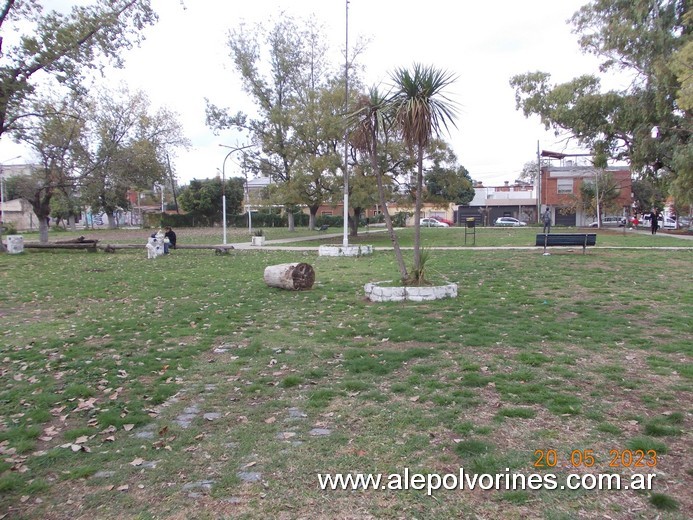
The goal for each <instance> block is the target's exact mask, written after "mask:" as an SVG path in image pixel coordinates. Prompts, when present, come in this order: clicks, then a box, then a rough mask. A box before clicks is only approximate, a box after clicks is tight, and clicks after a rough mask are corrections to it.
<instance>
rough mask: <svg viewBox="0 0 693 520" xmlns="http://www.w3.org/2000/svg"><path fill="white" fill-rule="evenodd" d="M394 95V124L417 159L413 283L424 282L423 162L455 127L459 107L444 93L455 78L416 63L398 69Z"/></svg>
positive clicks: (394, 76) (393, 76)
mask: <svg viewBox="0 0 693 520" xmlns="http://www.w3.org/2000/svg"><path fill="white" fill-rule="evenodd" d="M391 79H392V81H393V82H394V87H395V92H394V95H393V96H392V98H391V99H390V101H389V104H390V105H391V106H392V108H393V114H394V121H395V124H396V126H397V127H398V128H399V130H400V132H401V133H402V138H403V139H404V142H405V143H406V144H407V146H408V147H409V149H410V151H411V152H412V153H413V154H414V155H415V159H416V165H417V172H416V188H415V190H416V192H415V193H416V203H415V207H414V266H413V269H412V279H411V280H410V281H411V282H412V283H421V282H423V265H422V255H421V224H420V219H421V203H422V200H423V193H422V192H423V160H424V156H425V153H426V149H427V147H428V145H429V143H430V142H431V140H432V139H434V138H437V137H438V136H439V135H440V134H441V132H442V131H443V130H446V131H447V130H448V124H452V125H453V126H454V124H455V123H454V119H455V112H456V106H455V103H454V102H453V101H451V100H450V99H449V98H448V97H447V96H445V95H444V94H443V91H444V90H445V89H446V88H447V87H448V86H449V85H450V84H451V83H452V82H453V81H454V80H455V77H454V76H453V75H452V74H450V73H448V72H446V71H444V70H440V69H436V68H434V67H432V66H428V67H425V66H423V65H421V64H418V63H415V64H414V66H413V70H412V71H409V70H407V69H404V68H400V69H397V70H396V71H395V72H394V73H392V74H391Z"/></svg>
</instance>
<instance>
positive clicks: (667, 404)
mask: <svg viewBox="0 0 693 520" xmlns="http://www.w3.org/2000/svg"><path fill="white" fill-rule="evenodd" d="M179 231H180V232H179V237H181V236H182V237H186V235H187V231H186V230H179ZM424 231H433V232H436V231H441V232H455V231H457V230H424ZM535 231H536V230H488V234H489V235H490V234H491V232H493V233H495V234H497V235H498V237H497V238H502V239H503V240H506V242H507V243H508V244H518V243H522V242H525V241H526V240H527V237H529V236H530V235H531V234H532V233H534V232H535ZM477 232H478V235H477V245H478V244H479V241H480V240H481V236H482V233H484V232H486V230H484V229H479V230H477ZM271 233H272V232H271V231H270V232H269V233H268V235H269V238H273V235H272V234H271ZM612 233H614V232H612ZM506 235H507V239H506ZM189 236H190V237H191V239H192V236H193V234H192V233H191V234H190V235H189ZM431 236H433V235H431ZM449 238H450V236H448V235H445V234H444V233H440V234H437V233H436V240H440V242H441V243H446V242H445V241H446V240H448V239H449ZM627 238H631V237H630V236H627ZM632 238H634V239H636V240H637V241H638V242H639V241H641V240H651V241H652V240H656V241H657V243H658V244H657V245H659V243H660V239H661V240H662V242H661V243H662V244H663V243H664V240H676V239H673V238H669V237H659V236H658V237H656V238H652V237H648V236H644V237H642V238H641V237H632ZM612 239H613V240H615V241H617V240H621V238H620V237H619V236H618V233H615V234H614V236H613V238H607V235H606V234H605V235H604V238H603V240H602V236H600V239H599V240H600V241H603V242H608V240H612ZM233 240H234V239H232V240H231V241H233ZM680 242H683V241H680ZM680 242H676V245H681V243H680ZM687 243H688V242H685V243H684V245H685V244H687ZM540 253H541V251H539V250H527V251H523V250H495V251H483V250H476V251H464V252H462V253H461V252H459V251H443V250H435V251H433V252H432V256H431V260H430V262H429V264H427V269H429V271H433V272H434V273H438V274H439V275H440V276H444V277H446V278H447V279H449V280H450V281H454V282H456V283H458V284H459V296H458V298H456V299H454V300H439V301H435V302H425V303H419V304H414V303H407V304H400V303H387V304H377V305H376V304H372V303H369V302H367V301H365V300H364V298H363V285H364V284H365V283H366V282H368V281H373V280H384V279H390V278H393V277H396V275H397V272H396V269H397V268H396V265H395V263H394V259H393V258H392V255H391V254H390V253H388V252H377V251H376V253H375V254H374V255H372V256H370V257H361V258H358V259H354V258H351V259H348V258H329V257H328V258H325V257H318V256H317V255H316V254H315V253H312V252H290V251H257V250H254V251H232V252H231V254H230V255H225V256H216V255H214V254H213V252H212V251H206V250H179V251H176V252H175V253H174V254H172V255H171V256H170V257H165V258H161V259H157V260H156V261H147V260H146V258H145V257H144V254H143V252H142V251H135V250H124V251H118V253H117V254H115V255H106V254H103V253H97V254H87V253H85V252H71V251H67V252H66V251H61V252H45V251H41V252H36V251H33V250H29V251H28V252H27V253H25V254H23V255H0V283H1V284H2V288H3V291H4V292H3V298H2V299H1V300H0V331H2V332H0V339H1V340H2V341H1V342H0V356H1V358H2V359H3V365H2V369H1V370H2V371H1V372H0V374H1V377H2V381H3V385H2V386H0V454H1V455H2V457H1V458H0V491H1V492H2V494H1V495H0V516H2V514H6V515H8V517H10V518H44V517H51V518H73V517H75V514H76V512H78V515H77V516H80V517H83V518H101V519H106V520H108V519H111V518H185V517H195V518H223V517H238V518H271V517H280V516H281V515H282V514H284V515H285V516H286V514H287V513H286V512H289V513H288V515H289V517H311V518H334V517H357V516H364V515H371V516H373V517H377V518H395V517H419V518H447V517H473V516H478V517H500V516H502V517H507V518H522V517H526V516H527V515H528V514H530V515H533V514H534V513H528V511H529V510H530V509H528V508H531V511H534V512H535V513H536V515H535V516H537V517H539V518H542V517H543V518H572V517H573V516H574V514H575V512H576V511H578V510H580V511H586V512H587V513H586V514H587V515H592V517H595V518H597V517H603V516H610V517H611V518H624V519H625V518H632V516H629V515H630V514H631V512H632V511H639V512H640V513H638V514H639V515H640V516H639V517H637V518H651V517H654V516H657V515H660V517H661V518H672V519H673V518H683V517H684V516H682V515H683V512H685V511H687V510H690V508H691V507H693V503H692V501H691V497H690V493H689V492H688V489H689V488H688V485H689V484H688V483H689V480H690V475H689V473H688V472H689V471H690V467H691V459H690V454H689V452H688V450H687V446H689V445H690V441H691V434H690V431H691V429H690V424H691V409H690V406H689V404H688V403H690V402H691V393H692V392H693V370H691V346H690V345H691V344H693V330H692V329H691V324H690V320H688V319H686V317H687V316H691V315H693V312H692V311H693V290H692V287H693V284H691V273H690V262H691V257H690V255H691V251H690V250H683V251H681V250H677V251H667V250H660V249H634V250H598V251H597V250H595V251H591V252H589V253H588V254H587V255H582V254H573V253H568V252H565V253H558V254H554V255H551V256H549V257H543V256H541V254H540ZM295 261H304V262H307V263H310V264H311V265H313V267H314V268H315V271H316V284H315V286H314V287H313V289H312V290H311V291H306V292H289V291H281V290H277V289H272V288H269V287H267V286H266V285H265V284H264V282H263V279H262V274H263V271H264V268H265V267H266V266H267V265H274V264H279V263H286V262H295ZM650 266H656V269H652V268H651V267H650ZM188 416H189V421H188V422H187V423H186V422H185V420H184V418H185V417H188ZM325 431H327V432H328V433H327V434H324V433H325ZM321 432H322V433H321ZM537 450H541V451H543V452H544V453H545V452H547V450H556V454H557V458H558V462H560V465H557V466H556V468H553V469H554V472H555V473H557V474H558V475H559V476H560V475H565V474H567V473H568V472H571V468H570V467H569V461H570V455H571V453H572V452H573V451H574V450H581V451H582V452H584V451H585V450H593V452H592V453H593V455H594V457H595V459H596V465H595V467H594V468H589V471H590V472H596V471H600V472H613V471H618V472H622V473H626V474H627V473H628V472H647V471H650V470H652V471H655V472H657V471H661V472H663V473H665V474H666V482H665V483H664V481H663V480H662V481H661V482H660V483H659V484H657V482H658V481H657V479H655V489H653V490H652V494H651V495H650V494H645V493H637V492H633V491H622V492H618V502H619V504H620V506H619V508H618V509H615V508H614V493H616V492H613V491H590V492H570V493H568V492H565V493H564V492H561V491H559V490H552V491H549V490H544V491H541V492H537V491H532V490H525V491H520V490H506V489H503V490H500V491H484V492H481V493H477V492H473V493H472V492H467V491H466V490H465V491H464V492H459V491H458V492H448V491H440V492H438V493H437V494H436V497H435V500H432V499H431V498H430V497H427V496H426V495H425V493H418V492H412V491H411V490H410V491H409V492H402V493H395V492H375V491H360V492H358V500H356V501H355V500H354V499H353V498H354V494H353V492H340V491H334V492H331V491H330V492H328V491H321V490H319V489H318V487H317V475H316V474H317V473H319V472H320V473H326V472H344V473H346V472H377V473H385V474H387V473H403V472H404V468H409V469H410V470H411V472H419V473H422V474H426V473H438V474H445V473H457V472H458V470H459V468H460V467H463V468H464V469H465V471H466V472H488V473H495V472H499V473H501V474H503V473H504V472H505V471H506V468H510V471H511V472H516V471H517V472H523V473H527V474H528V473H533V472H537V471H539V472H541V471H548V470H549V468H545V469H544V470H538V469H537V468H535V467H534V463H535V461H536V451H537ZM611 450H618V451H620V452H623V451H624V450H632V451H633V452H635V451H637V450H643V451H644V452H647V451H648V450H655V451H656V453H657V465H656V467H655V468H645V469H642V468H634V467H620V468H616V469H614V468H612V467H609V462H610V461H611V459H612V457H610V451H611ZM619 460H621V461H630V460H631V459H630V458H629V457H623V458H621V459H619ZM138 461H139V462H138ZM587 470H588V469H587V468H578V472H580V471H587ZM248 473H257V474H259V475H260V481H259V482H246V481H244V480H243V478H242V477H243V476H244V475H245V474H248ZM207 481H209V485H207V487H204V486H202V484H201V483H203V482H207ZM186 485H188V486H190V487H186ZM124 486H127V488H125V487H124ZM195 486H197V487H195ZM191 493H192V495H191ZM657 494H660V495H662V496H663V497H664V498H657V496H658V495H657ZM85 497H86V498H85ZM671 504H674V505H675V507H674V506H672V505H671Z"/></svg>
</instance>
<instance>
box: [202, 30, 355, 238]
mask: <svg viewBox="0 0 693 520" xmlns="http://www.w3.org/2000/svg"><path fill="white" fill-rule="evenodd" d="M229 48H230V49H231V56H232V58H233V60H234V66H235V68H236V70H237V71H238V72H239V73H240V75H241V78H242V80H243V87H244V90H245V91H246V92H247V93H248V94H249V95H250V97H251V98H252V100H253V101H254V103H255V105H256V108H257V114H258V115H257V117H256V118H250V117H249V116H248V115H246V114H244V113H242V112H238V113H236V114H235V115H231V114H230V113H229V112H228V110H226V109H221V108H219V107H217V106H215V105H212V104H210V103H209V101H208V102H207V124H208V126H210V127H211V128H213V129H214V130H215V131H220V130H225V129H236V130H240V131H243V132H248V133H249V134H250V136H251V139H252V141H253V142H254V143H257V144H258V145H260V147H261V148H260V149H258V150H255V151H252V152H249V153H248V154H247V155H248V162H249V163H250V164H252V165H253V166H252V169H253V171H254V173H259V174H262V175H267V176H270V177H271V178H272V179H273V181H274V182H275V183H277V184H278V185H279V186H278V188H277V190H275V191H276V193H275V196H280V197H281V201H280V202H281V203H282V204H284V206H285V208H286V211H287V216H288V222H289V230H291V231H293V229H294V220H293V210H294V209H295V207H296V206H297V205H299V204H304V203H307V204H308V205H310V206H313V207H315V205H316V204H318V202H319V200H320V199H323V198H324V197H326V196H327V195H328V193H329V192H331V191H332V182H331V180H330V179H329V177H331V176H333V175H334V173H335V164H336V159H337V158H338V157H339V154H337V153H336V152H337V150H336V148H335V147H336V143H337V142H338V141H337V139H339V138H341V136H343V135H344V126H343V117H344V114H343V109H342V108H341V106H342V104H343V99H344V91H343V89H342V90H341V94H340V89H341V87H340V86H338V83H339V82H338V80H337V77H338V74H336V73H334V72H333V71H331V70H330V68H329V66H328V63H327V61H326V56H327V53H326V49H327V44H326V43H325V39H324V36H323V35H322V33H321V32H320V27H318V26H316V24H315V23H314V22H312V21H309V22H308V23H307V24H305V25H304V26H300V25H299V24H298V23H297V22H296V21H295V20H294V19H293V18H290V17H285V18H283V19H282V20H281V21H280V22H277V23H275V24H274V26H273V27H271V28H270V29H269V30H266V29H265V27H263V26H262V25H258V26H256V27H255V28H254V29H253V30H247V28H246V27H245V26H241V27H240V28H239V29H236V30H234V31H232V32H231V34H230V37H229ZM340 95H341V98H340ZM336 100H341V101H339V103H337V102H336ZM338 116H341V117H338ZM323 176H325V177H328V178H326V179H323Z"/></svg>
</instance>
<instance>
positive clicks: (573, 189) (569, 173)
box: [539, 152, 633, 226]
mask: <svg viewBox="0 0 693 520" xmlns="http://www.w3.org/2000/svg"><path fill="white" fill-rule="evenodd" d="M547 153H548V154H551V155H544V157H550V158H553V159H560V163H559V165H557V166H556V165H553V164H549V165H545V166H542V168H541V183H540V186H539V202H540V206H541V212H542V213H543V212H544V210H545V209H546V207H547V206H549V207H550V209H551V216H552V220H553V222H554V224H555V225H559V226H588V225H589V224H590V223H591V222H592V221H593V220H594V215H589V214H586V213H585V212H584V210H582V209H581V208H580V207H579V205H578V207H577V208H575V206H576V204H575V199H576V197H578V196H579V194H580V185H581V184H582V183H583V182H594V179H595V177H596V175H597V174H598V173H601V172H602V171H605V172H606V173H608V174H610V175H611V176H612V177H613V179H614V181H615V183H616V185H617V186H618V189H619V194H618V198H617V199H616V203H615V206H616V208H612V209H611V210H610V211H605V215H603V216H610V215H613V216H624V215H630V213H631V207H632V203H633V197H632V175H631V171H630V169H629V168H628V167H625V166H612V167H608V168H606V170H600V169H597V168H595V167H594V166H591V165H587V166H581V165H578V163H577V161H576V160H565V158H566V157H569V156H566V155H563V154H554V153H553V152H543V154H547ZM543 154H542V155H543Z"/></svg>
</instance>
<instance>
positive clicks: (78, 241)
mask: <svg viewBox="0 0 693 520" xmlns="http://www.w3.org/2000/svg"><path fill="white" fill-rule="evenodd" d="M97 242H98V240H93V239H90V238H89V239H88V238H84V236H79V237H77V238H73V239H71V240H56V241H55V243H56V244H96V243H97Z"/></svg>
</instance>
